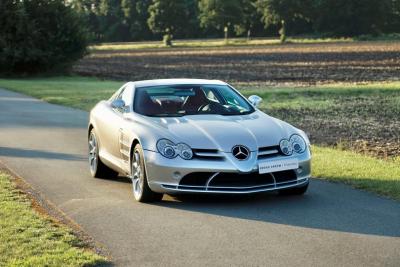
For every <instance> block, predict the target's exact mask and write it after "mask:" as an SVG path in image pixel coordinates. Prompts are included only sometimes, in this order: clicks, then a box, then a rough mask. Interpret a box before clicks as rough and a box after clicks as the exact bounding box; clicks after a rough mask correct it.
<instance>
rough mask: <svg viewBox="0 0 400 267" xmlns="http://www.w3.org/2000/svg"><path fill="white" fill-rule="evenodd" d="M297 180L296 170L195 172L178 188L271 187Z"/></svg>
mask: <svg viewBox="0 0 400 267" xmlns="http://www.w3.org/2000/svg"><path fill="white" fill-rule="evenodd" d="M296 182H297V175H296V172H295V171H294V170H289V171H280V172H274V173H266V174H259V173H258V172H252V173H215V172H193V173H190V174H187V175H185V176H184V177H183V178H182V179H181V181H180V183H179V185H178V188H177V189H196V190H207V191H213V190H214V191H224V190H229V191H231V190H241V189H246V188H269V187H274V186H275V184H288V185H289V184H292V183H296Z"/></svg>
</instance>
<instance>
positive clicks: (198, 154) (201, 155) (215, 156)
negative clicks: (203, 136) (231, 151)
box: [192, 148, 224, 161]
mask: <svg viewBox="0 0 400 267" xmlns="http://www.w3.org/2000/svg"><path fill="white" fill-rule="evenodd" d="M192 151H193V158H196V159H204V160H215V161H218V160H223V159H224V155H223V153H221V152H220V151H219V150H218V149H202V148H194V149H192Z"/></svg>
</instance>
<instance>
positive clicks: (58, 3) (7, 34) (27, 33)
mask: <svg viewBox="0 0 400 267" xmlns="http://www.w3.org/2000/svg"><path fill="white" fill-rule="evenodd" d="M0 25H1V27H0V72H1V73H5V74H10V73H18V74H21V73H38V72H42V71H49V70H64V69H66V68H68V67H69V66H70V65H71V63H72V62H74V61H75V60H77V59H79V58H81V57H82V56H83V55H84V54H85V53H86V46H87V33H86V30H85V27H84V25H83V23H82V20H81V19H80V17H79V15H78V14H77V13H75V11H74V10H73V9H72V8H71V7H69V6H67V5H66V4H65V2H64V1H62V0H21V1H15V0H1V1H0Z"/></svg>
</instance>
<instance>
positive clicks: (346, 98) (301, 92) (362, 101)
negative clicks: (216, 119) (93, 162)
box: [0, 77, 400, 199]
mask: <svg viewBox="0 0 400 267" xmlns="http://www.w3.org/2000/svg"><path fill="white" fill-rule="evenodd" d="M122 84H123V82H115V81H103V80H99V79H97V78H83V77H57V78H37V79H0V87H4V88H9V89H12V90H14V91H18V92H22V93H25V94H29V95H32V96H35V97H37V98H39V99H42V100H45V101H48V102H51V103H56V104H61V105H66V106H71V107H75V108H80V109H84V110H90V108H91V107H92V106H93V105H94V103H96V102H97V101H99V100H101V99H107V98H109V97H110V96H111V94H112V93H113V92H115V90H116V89H118V88H119V87H120V86H121V85H122ZM238 88H239V89H241V91H242V92H243V93H244V94H245V95H251V94H258V95H260V96H262V97H263V98H264V102H263V103H262V106H261V109H263V110H266V111H267V112H268V113H269V114H271V115H273V116H276V117H278V118H282V119H284V120H286V121H289V122H291V123H292V124H294V125H296V126H298V127H300V128H302V129H305V130H306V131H307V132H311V136H312V137H313V140H315V143H316V144H320V145H319V146H315V147H314V152H315V155H314V161H313V167H314V171H313V175H314V176H316V177H320V178H322V177H323V178H325V179H329V180H332V181H341V182H346V183H348V184H351V185H353V186H355V187H357V188H363V189H366V190H369V191H372V192H376V193H379V194H382V195H385V196H390V197H392V198H395V199H400V187H399V183H400V157H399V156H397V157H393V158H391V159H390V160H386V161H383V160H379V159H376V158H372V157H366V156H363V155H360V154H356V153H352V152H347V151H342V150H339V149H331V148H324V147H322V146H321V144H324V142H323V141H324V140H327V138H331V137H332V138H334V141H335V140H336V141H337V140H338V139H340V138H342V137H343V136H344V137H346V135H349V134H350V135H351V136H356V135H357V134H359V135H361V136H364V135H365V136H367V135H370V136H369V138H372V139H376V138H378V137H380V136H382V138H383V141H384V142H387V141H388V140H389V139H388V135H387V133H388V129H391V130H394V133H396V132H398V131H397V130H396V129H397V128H396V127H399V120H398V118H399V117H400V105H399V103H400V82H391V83H373V84H333V85H321V86H315V87H299V88H293V87H272V88H265V87H250V86H246V87H244V86H238ZM349 114H350V116H349ZM371 118H372V119H374V121H373V122H372V123H370V124H363V122H364V121H365V120H366V121H367V122H368V120H371ZM375 124H376V125H375ZM329 127H334V128H333V129H330V128H329ZM338 127H339V128H338ZM354 127H355V130H354ZM363 127H364V128H363ZM374 127H375V128H376V129H375V128H374ZM338 132H339V133H341V134H343V135H336V134H337V133H338ZM394 133H391V134H390V135H389V136H392V135H394ZM392 141H393V142H394V143H392V145H390V146H389V147H393V146H394V145H397V149H398V147H399V142H398V141H396V140H392ZM328 145H329V144H328ZM347 148H350V149H351V148H352V147H347ZM394 151H395V153H396V151H397V150H394Z"/></svg>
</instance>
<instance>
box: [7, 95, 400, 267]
mask: <svg viewBox="0 0 400 267" xmlns="http://www.w3.org/2000/svg"><path fill="white" fill-rule="evenodd" d="M87 119H88V114H87V113H86V112H83V111H78V110H74V109H70V108H66V107H61V106H57V105H52V104H47V103H44V102H42V101H39V100H36V99H33V98H30V97H27V96H24V95H21V94H17V93H13V92H9V91H5V90H1V89H0V161H1V162H3V163H4V164H5V165H6V166H8V167H10V168H11V169H12V170H14V171H15V172H16V173H17V174H19V175H20V176H22V177H23V178H24V179H25V180H26V181H27V182H29V183H30V184H31V185H32V186H33V187H34V188H36V189H37V190H39V191H40V192H41V193H42V194H44V195H45V196H46V197H47V198H48V199H49V200H50V201H51V202H53V203H54V204H55V205H56V206H57V207H59V208H60V209H61V210H62V211H63V212H65V213H66V214H67V215H68V216H69V217H71V218H72V219H73V220H74V221H75V222H77V223H78V224H79V225H81V226H82V228H83V229H85V230H86V231H87V233H88V234H89V235H91V236H92V237H94V238H95V239H96V240H97V241H99V242H100V243H102V244H104V246H105V247H106V248H108V250H109V251H110V253H111V255H112V257H113V261H114V262H115V264H116V265H120V266H161V265H162V266H204V265H210V266H226V265H240V266H271V265H272V266H294V265H296V266H400V203H399V202H395V201H391V200H388V199H384V198H381V197H378V196H376V195H374V194H370V193H367V192H362V191H358V190H354V189H352V188H350V187H348V186H345V185H341V184H334V183H328V182H323V181H318V180H312V181H311V185H310V188H309V191H308V193H307V194H306V195H304V196H296V197H281V196H277V195H275V194H259V195H253V196H241V197H236V196H234V197H226V196H224V197H218V196H216V197H209V196H198V195H193V196H184V197H179V198H174V197H170V196H164V199H163V201H162V202H160V203H157V204H140V203H137V202H135V201H134V199H133V197H132V196H131V183H130V181H129V180H127V179H124V178H118V179H114V180H101V179H94V178H92V177H91V176H90V175H89V170H88V164H87V161H86V151H87V145H86V125H87Z"/></svg>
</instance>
